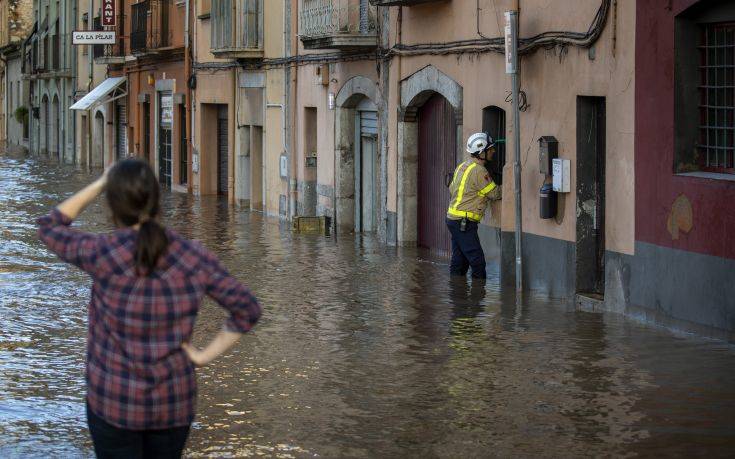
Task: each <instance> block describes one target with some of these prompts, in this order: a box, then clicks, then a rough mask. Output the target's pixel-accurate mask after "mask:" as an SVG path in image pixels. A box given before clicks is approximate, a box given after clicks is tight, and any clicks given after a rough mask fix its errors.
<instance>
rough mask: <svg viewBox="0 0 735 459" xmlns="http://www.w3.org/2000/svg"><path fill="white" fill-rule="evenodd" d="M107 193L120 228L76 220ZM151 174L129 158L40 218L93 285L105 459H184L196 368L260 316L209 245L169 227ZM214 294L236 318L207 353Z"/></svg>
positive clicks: (99, 440)
mask: <svg viewBox="0 0 735 459" xmlns="http://www.w3.org/2000/svg"><path fill="white" fill-rule="evenodd" d="M102 191H105V194H106V197H107V203H108V205H109V207H110V209H111V210H112V218H113V220H114V222H115V224H116V225H117V226H118V229H117V230H116V231H114V232H112V233H111V234H103V235H100V234H90V233H84V232H81V231H76V230H74V229H71V228H70V225H71V222H72V220H74V219H75V218H76V217H77V216H78V215H79V213H80V212H81V211H82V210H84V208H85V207H87V205H89V203H91V202H92V201H93V200H94V199H95V198H96V197H97V196H98V195H99V194H101V193H102ZM158 210H159V185H158V181H157V180H156V177H155V175H154V174H153V171H152V170H151V168H150V167H149V166H148V165H147V164H146V163H144V162H142V161H139V160H125V161H122V162H120V163H118V164H117V165H116V166H114V167H113V168H112V169H111V170H110V171H109V173H105V174H104V175H103V176H102V177H101V178H100V179H98V180H97V181H95V182H94V183H92V184H91V185H89V186H87V187H86V188H84V189H83V190H81V191H80V192H78V193H77V194H75V195H74V196H72V197H71V198H69V199H67V200H66V201H64V202H63V203H61V204H60V205H59V206H58V207H56V208H55V209H54V210H52V211H51V213H50V214H48V215H46V216H45V217H42V218H40V219H39V221H38V224H39V236H40V238H41V240H42V241H43V242H44V243H45V244H46V245H47V246H48V248H49V249H50V250H51V251H53V252H54V253H56V254H57V255H58V256H59V257H60V258H61V259H62V260H64V261H66V262H68V263H71V264H73V265H75V266H77V267H79V268H81V269H82V270H84V271H85V272H87V273H88V274H89V275H90V276H92V279H93V280H94V284H93V286H92V295H91V301H90V303H89V331H88V337H87V368H86V379H87V419H88V423H89V428H90V433H91V435H92V440H93V443H94V447H95V452H96V453H97V455H98V457H125V458H133V457H180V456H181V454H182V452H183V449H184V444H185V442H186V438H187V436H188V433H189V427H190V425H191V422H192V420H193V419H194V410H195V399H196V379H195V372H194V368H195V367H197V366H202V365H206V364H207V363H209V362H211V361H212V360H213V359H215V358H216V357H217V356H219V355H220V354H222V353H223V352H225V351H226V350H227V349H229V348H230V347H231V346H232V345H233V344H235V342H236V341H237V340H238V339H239V338H240V336H241V335H242V333H245V332H247V331H249V330H250V329H251V328H252V326H253V325H255V323H256V322H257V321H258V318H259V317H260V313H261V309H260V306H259V305H258V301H257V300H256V298H255V297H254V296H253V295H252V293H251V292H250V290H249V289H248V288H247V287H246V286H244V285H243V284H241V283H240V282H238V281H237V280H235V279H234V278H233V277H232V276H230V275H229V274H228V272H227V271H226V270H225V269H224V267H223V266H222V265H221V264H220V262H219V261H218V260H217V258H216V257H215V256H214V255H213V254H212V253H210V252H209V251H208V250H206V249H205V248H204V247H202V246H201V245H200V244H198V243H196V242H193V241H189V240H187V239H184V238H183V237H181V236H180V235H178V234H177V233H176V232H174V231H172V230H170V229H167V228H164V227H163V226H161V225H160V224H159V223H158V222H157V220H156V218H157V216H158ZM205 295H207V296H209V297H211V298H213V299H214V300H215V301H217V302H218V303H219V304H220V305H221V306H222V307H224V308H225V309H227V310H228V311H229V312H230V317H229V319H228V320H227V322H226V323H225V326H224V328H223V330H222V331H220V332H219V334H218V335H217V336H216V337H215V338H214V339H213V340H212V342H211V343H210V344H209V345H208V346H207V347H205V348H204V349H202V350H199V349H197V348H194V347H193V346H191V345H189V344H188V342H189V340H190V338H191V334H192V328H193V326H194V321H195V319H196V315H197V312H198V310H199V306H200V305H201V303H202V299H203V298H204V296H205Z"/></svg>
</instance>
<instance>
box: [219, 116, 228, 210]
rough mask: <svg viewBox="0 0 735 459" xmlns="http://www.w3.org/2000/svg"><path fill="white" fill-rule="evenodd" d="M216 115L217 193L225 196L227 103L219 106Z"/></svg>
mask: <svg viewBox="0 0 735 459" xmlns="http://www.w3.org/2000/svg"><path fill="white" fill-rule="evenodd" d="M217 115H218V116H217V193H218V194H220V195H224V196H227V184H228V183H227V172H228V169H227V160H228V156H229V149H230V147H229V139H228V134H229V122H228V119H227V105H222V106H220V108H219V111H218V114H217Z"/></svg>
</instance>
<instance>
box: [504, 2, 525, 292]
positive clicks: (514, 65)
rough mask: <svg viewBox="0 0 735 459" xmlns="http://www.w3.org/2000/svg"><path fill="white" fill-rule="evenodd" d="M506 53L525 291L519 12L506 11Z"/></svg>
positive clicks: (519, 278) (519, 272)
mask: <svg viewBox="0 0 735 459" xmlns="http://www.w3.org/2000/svg"><path fill="white" fill-rule="evenodd" d="M505 19H506V25H505V54H506V73H510V75H511V83H512V86H513V90H512V92H513V96H512V97H513V154H514V158H515V161H514V167H513V178H514V181H515V189H514V194H515V215H516V224H515V246H516V251H515V252H516V263H515V264H516V292H517V293H520V292H522V291H523V256H522V253H523V252H522V249H521V248H522V245H521V238H522V235H523V215H522V206H521V129H520V124H521V123H520V118H521V114H520V109H519V100H518V99H519V92H520V87H519V84H520V83H519V80H518V12H517V11H509V12H507V13H505Z"/></svg>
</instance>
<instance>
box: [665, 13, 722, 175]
mask: <svg viewBox="0 0 735 459" xmlns="http://www.w3.org/2000/svg"><path fill="white" fill-rule="evenodd" d="M674 59H675V62H674V123H675V129H674V164H673V171H674V173H687V172H705V173H719V174H735V2H732V1H731V0H710V1H708V2H698V3H695V4H694V5H693V6H692V7H690V8H689V9H687V10H685V11H684V12H682V13H681V14H680V15H678V16H677V17H676V19H675V23H674Z"/></svg>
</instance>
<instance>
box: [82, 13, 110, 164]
mask: <svg viewBox="0 0 735 459" xmlns="http://www.w3.org/2000/svg"><path fill="white" fill-rule="evenodd" d="M88 14H89V16H88V17H87V28H89V25H90V24H93V21H94V0H89V12H88ZM85 46H87V47H88V48H87V59H88V60H89V78H87V94H89V93H90V92H91V91H92V84H94V57H93V55H94V51H93V49H92V48H91V45H85ZM92 126H93V124H92V110H88V111H87V167H92V148H93V147H94V146H93V145H92ZM103 135H104V133H103ZM103 145H104V142H103ZM104 165H105V155H104V152H103V154H102V166H103V167H104Z"/></svg>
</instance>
